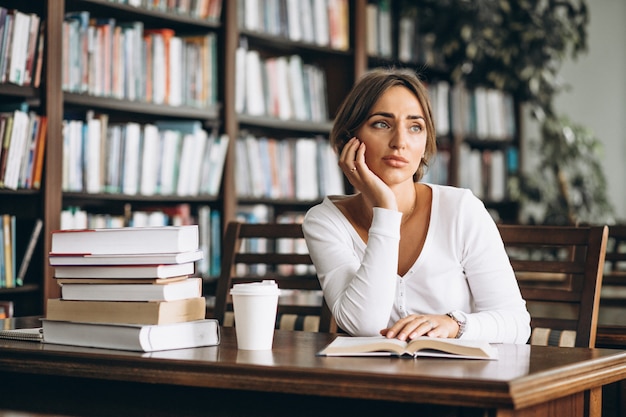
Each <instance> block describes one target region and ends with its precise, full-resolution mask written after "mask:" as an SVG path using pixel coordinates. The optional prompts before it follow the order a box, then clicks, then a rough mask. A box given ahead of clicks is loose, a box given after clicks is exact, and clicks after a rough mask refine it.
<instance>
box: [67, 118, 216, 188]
mask: <svg viewBox="0 0 626 417" xmlns="http://www.w3.org/2000/svg"><path fill="white" fill-rule="evenodd" d="M227 149H228V136H226V135H217V133H216V132H214V131H211V132H207V131H206V130H204V128H203V125H202V123H201V122H199V121H162V122H156V123H153V124H152V123H149V124H144V125H141V124H139V123H135V122H130V123H125V124H109V122H108V116H107V115H97V116H94V115H91V114H89V115H88V117H87V120H86V121H83V120H65V121H64V123H63V158H64V160H63V190H64V191H71V192H87V193H121V194H129V195H178V196H198V195H206V196H216V195H217V194H218V192H219V188H220V184H221V180H222V173H223V168H224V161H225V158H226V151H227Z"/></svg>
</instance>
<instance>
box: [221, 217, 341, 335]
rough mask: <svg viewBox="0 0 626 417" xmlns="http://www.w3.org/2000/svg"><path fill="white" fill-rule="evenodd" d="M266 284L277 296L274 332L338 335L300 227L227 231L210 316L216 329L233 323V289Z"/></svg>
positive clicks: (234, 225) (232, 227) (239, 226)
mask: <svg viewBox="0 0 626 417" xmlns="http://www.w3.org/2000/svg"><path fill="white" fill-rule="evenodd" d="M264 279H273V280H275V281H276V282H277V283H278V287H279V288H280V290H281V296H280V298H279V306H278V314H277V328H281V329H285V328H286V329H292V330H310V331H320V332H336V331H337V325H336V323H335V321H334V320H333V318H332V314H331V312H330V309H329V308H328V306H327V305H326V303H325V301H324V299H323V296H322V291H321V288H320V284H319V280H318V279H317V275H316V274H315V269H314V266H313V262H312V261H311V257H310V256H309V254H308V249H307V246H306V242H305V241H304V235H303V233H302V225H301V224H299V223H265V224H253V223H241V222H231V223H229V224H228V225H227V227H226V232H225V236H224V244H223V248H222V268H221V274H220V277H219V281H218V283H217V288H216V294H215V310H214V316H215V318H217V319H218V320H219V322H220V324H222V325H230V321H231V320H232V299H231V297H230V289H231V287H232V286H233V285H234V284H237V283H242V282H254V281H261V280H264ZM318 323H319V324H318Z"/></svg>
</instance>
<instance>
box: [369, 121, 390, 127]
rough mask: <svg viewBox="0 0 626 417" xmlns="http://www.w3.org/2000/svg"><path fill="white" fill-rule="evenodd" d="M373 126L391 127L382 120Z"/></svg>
mask: <svg viewBox="0 0 626 417" xmlns="http://www.w3.org/2000/svg"><path fill="white" fill-rule="evenodd" d="M372 126H373V127H376V128H385V127H389V125H388V124H387V122H384V121H382V120H381V121H378V122H374V123H372Z"/></svg>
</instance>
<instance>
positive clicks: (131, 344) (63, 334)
mask: <svg viewBox="0 0 626 417" xmlns="http://www.w3.org/2000/svg"><path fill="white" fill-rule="evenodd" d="M42 328H43V341H44V343H53V344H60V345H71V346H85V347H93V348H102V349H119V350H131V351H140V352H154V351H160V350H172V349H187V348H195V347H201V346H216V345H219V343H220V328H219V325H218V322H217V320H215V319H203V320H196V321H190V322H185V323H174V324H164V325H158V326H157V325H146V326H141V325H131V324H118V325H116V324H109V323H73V322H67V321H52V320H46V319H44V320H42Z"/></svg>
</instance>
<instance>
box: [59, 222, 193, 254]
mask: <svg viewBox="0 0 626 417" xmlns="http://www.w3.org/2000/svg"><path fill="white" fill-rule="evenodd" d="M198 244H199V236H198V226H197V225H186V226H161V227H119V228H111V229H78V230H77V229H74V230H57V231H54V232H52V247H51V250H50V252H51V253H52V254H74V255H76V254H90V255H122V254H126V255H128V254H148V253H175V252H187V251H194V250H197V249H198Z"/></svg>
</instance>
